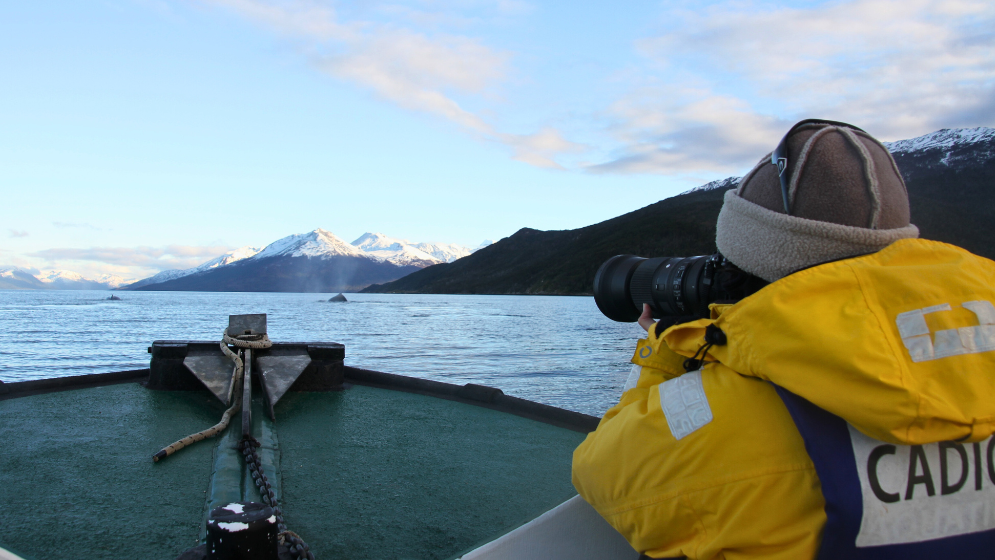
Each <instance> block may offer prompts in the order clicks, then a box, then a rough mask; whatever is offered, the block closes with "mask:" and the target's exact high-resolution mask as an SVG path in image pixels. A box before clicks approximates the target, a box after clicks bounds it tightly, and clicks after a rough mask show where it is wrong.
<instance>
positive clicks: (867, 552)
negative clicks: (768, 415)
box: [777, 387, 995, 560]
mask: <svg viewBox="0 0 995 560" xmlns="http://www.w3.org/2000/svg"><path fill="white" fill-rule="evenodd" d="M777 392H778V394H779V395H780V396H781V398H782V400H783V401H784V404H785V405H786V406H787V408H788V412H790V414H791V417H792V419H794V421H795V425H796V426H797V427H798V430H799V432H800V433H801V435H802V439H803V440H804V441H805V448H806V450H807V451H808V454H809V456H810V457H811V459H812V461H813V463H815V470H816V472H817V473H818V475H819V480H820V481H821V483H822V494H823V497H824V498H825V501H826V526H825V529H824V532H823V540H822V546H821V549H820V552H819V558H820V559H822V560H826V559H831V558H847V559H854V560H862V559H889V558H896V559H898V558H901V559H916V558H981V557H986V555H988V556H990V554H991V551H992V550H993V548H995V456H993V454H995V438H989V439H988V440H986V441H982V442H975V443H958V442H938V443H930V444H925V445H894V444H890V443H886V442H882V441H878V440H874V439H872V438H870V437H868V436H866V435H864V434H862V433H860V432H859V431H858V430H856V429H855V428H854V427H853V426H851V425H849V424H847V423H846V421H844V420H843V419H842V418H840V417H838V416H835V415H833V414H831V413H829V412H826V411H825V410H822V409H820V408H818V407H816V406H815V405H813V404H812V403H810V402H809V401H807V400H805V399H803V398H801V397H799V396H797V395H795V394H793V393H791V392H789V391H787V390H785V389H783V388H781V387H777Z"/></svg>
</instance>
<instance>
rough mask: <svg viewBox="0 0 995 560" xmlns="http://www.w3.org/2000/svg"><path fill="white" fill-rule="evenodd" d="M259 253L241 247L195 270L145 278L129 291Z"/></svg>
mask: <svg viewBox="0 0 995 560" xmlns="http://www.w3.org/2000/svg"><path fill="white" fill-rule="evenodd" d="M257 253H259V249H257V248H255V247H249V246H248V245H246V246H245V247H239V248H238V249H235V250H234V251H228V252H227V253H225V254H223V255H221V256H220V257H215V258H213V259H211V260H209V261H207V262H206V263H204V264H202V265H199V266H195V267H193V268H187V269H183V270H180V269H175V268H174V269H170V270H163V271H162V272H160V273H158V274H156V275H155V276H150V277H148V278H143V279H142V280H139V281H138V282H135V283H133V284H130V285H128V289H135V288H141V287H142V286H148V285H150V284H159V283H162V282H168V281H170V280H176V279H177V278H183V277H184V276H190V275H191V274H197V273H198V272H204V271H207V270H211V269H213V268H217V267H219V266H225V265H228V264H231V263H234V262H238V261H240V260H243V259H247V258H249V257H251V256H253V255H256V254H257ZM118 285H120V284H118ZM115 287H117V286H115Z"/></svg>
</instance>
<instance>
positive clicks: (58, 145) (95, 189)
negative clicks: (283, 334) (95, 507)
mask: <svg viewBox="0 0 995 560" xmlns="http://www.w3.org/2000/svg"><path fill="white" fill-rule="evenodd" d="M0 60H2V67H0V68H2V78H0V80H2V87H0V265H8V266H20V267H22V268H26V269H28V270H32V271H37V272H42V271H48V270H53V269H65V270H73V271H76V272H79V273H81V274H83V275H84V276H87V277H90V278H96V277H98V276H99V275H101V274H114V275H119V276H122V277H125V278H142V277H145V276H149V275H151V274H154V273H156V272H158V271H160V270H165V269H171V268H189V267H192V266H196V265H198V264H200V263H202V262H204V261H206V260H208V259H210V258H213V257H215V256H218V255H220V254H222V253H224V252H226V251H229V250H232V249H235V248H237V247H241V246H246V245H250V246H255V247H262V246H264V245H266V244H268V243H270V242H272V241H275V240H277V239H279V238H281V237H284V236H287V235H290V234H294V233H302V232H306V231H310V230H313V229H315V228H323V229H326V230H328V231H331V232H333V233H335V234H336V235H338V236H339V237H341V238H343V239H345V240H346V241H352V240H354V239H355V238H357V237H359V236H360V235H361V234H363V233H364V232H367V231H372V232H382V233H384V234H386V235H388V236H392V237H398V238H404V239H409V240H411V241H414V242H440V243H459V244H462V245H466V246H469V247H476V246H477V245H479V244H480V243H481V241H483V240H485V239H492V240H497V239H500V238H503V237H506V236H509V235H511V234H513V233H514V232H515V231H517V230H519V229H520V228H523V227H531V228H535V229H542V230H560V229H572V228H578V227H583V226H586V225H590V224H593V223H597V222H600V221H603V220H606V219H610V218H613V217H615V216H618V215H621V214H624V213H626V212H630V211H632V210H635V209H638V208H641V207H643V206H646V205H648V204H652V203H654V202H656V201H658V200H661V199H664V198H667V197H669V196H673V195H675V194H678V193H680V192H682V191H685V190H688V189H690V188H693V187H696V186H698V185H701V184H703V183H705V182H708V181H712V180H716V179H722V178H725V177H729V176H733V175H736V176H738V175H742V174H743V173H744V172H745V171H747V170H748V169H749V168H750V167H751V166H752V165H753V164H754V163H756V161H758V160H759V159H760V158H761V157H763V156H764V155H765V154H767V153H769V152H770V150H771V149H772V148H773V146H774V145H776V144H777V142H778V140H779V139H780V137H781V136H782V135H783V134H784V133H785V132H786V131H787V130H788V128H790V126H791V125H792V124H793V123H794V122H796V121H798V120H801V119H804V118H810V117H818V118H827V119H833V120H842V121H845V122H850V123H853V124H855V125H857V126H859V127H861V128H864V129H865V130H867V131H868V132H870V133H871V134H873V135H875V136H876V137H878V138H879V139H881V140H884V141H889V140H900V139H904V138H912V137H915V136H919V135H922V134H926V133H929V132H932V131H935V130H938V129H941V128H956V127H975V126H995V3H992V2H991V1H990V0H983V1H974V0H964V1H959V0H948V1H942V2H932V1H917V0H902V1H890V0H853V1H842V2H839V1H834V2H780V3H779V2H754V1H751V0H735V1H720V2H696V3H693V4H692V3H687V2H666V1H665V2H640V1H631V2H610V3H609V2H597V3H596V2H576V1H572V2H567V1H526V0H410V1H403V0H402V1H393V2H378V1H366V2H339V1H334V0H114V1H111V0H93V1H89V2H78V1H69V0H65V1H52V0H32V1H31V2H5V3H2V4H0ZM647 235H652V232H647Z"/></svg>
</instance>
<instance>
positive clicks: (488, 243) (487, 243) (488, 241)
mask: <svg viewBox="0 0 995 560" xmlns="http://www.w3.org/2000/svg"><path fill="white" fill-rule="evenodd" d="M493 244H494V240H493V239H485V240H483V241H481V242H480V245H477V248H476V249H471V250H470V252H471V253H476V252H477V251H479V250H481V249H483V248H484V247H490V246H491V245H493Z"/></svg>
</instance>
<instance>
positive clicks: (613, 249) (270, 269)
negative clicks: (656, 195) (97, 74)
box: [0, 128, 995, 295]
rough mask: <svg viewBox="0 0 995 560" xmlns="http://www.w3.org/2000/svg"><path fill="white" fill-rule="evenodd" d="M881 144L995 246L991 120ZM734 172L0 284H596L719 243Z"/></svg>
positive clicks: (976, 242)
mask: <svg viewBox="0 0 995 560" xmlns="http://www.w3.org/2000/svg"><path fill="white" fill-rule="evenodd" d="M885 145H886V146H887V147H888V149H889V150H890V151H891V152H892V155H893V156H894V157H895V160H896V162H897V163H898V167H899V169H900V171H901V172H902V175H903V176H904V178H905V181H906V184H907V186H908V189H909V200H910V204H911V207H912V223H914V224H916V225H917V226H919V230H920V233H921V236H922V237H924V238H927V239H935V240H939V241H945V242H948V243H952V244H954V245H958V246H961V247H963V248H965V249H967V250H969V251H971V252H973V253H975V254H978V255H981V256H984V257H988V258H995V243H993V241H992V240H993V239H995V225H993V224H995V222H993V219H995V129H992V128H970V129H953V130H950V129H944V130H940V131H937V132H934V133H932V134H927V135H925V136H920V137H918V138H912V139H909V140H901V141H898V142H891V143H886V144H885ZM738 184H739V178H738V177H729V178H726V179H722V180H719V181H713V182H711V183H708V184H706V185H702V186H700V187H697V188H694V189H691V190H689V191H686V192H684V193H681V194H680V195H677V196H674V197H671V198H668V199H665V200H662V201H660V202H657V203H655V204H651V205H649V206H646V207H645V208H641V209H639V210H636V211H634V212H630V213H628V214H625V215H622V216H619V217H617V218H613V219H611V220H607V221H604V222H601V223H599V224H594V225H591V226H587V227H584V228H580V229H575V230H565V231H539V230H535V229H530V228H523V229H521V230H519V231H518V232H517V233H515V234H514V235H512V236H510V237H507V238H505V239H502V240H501V241H499V242H497V243H493V244H491V242H489V241H488V242H485V243H483V244H482V245H481V246H480V247H478V248H476V249H473V250H471V249H469V248H467V247H462V246H458V245H451V244H430V243H411V242H409V241H406V240H403V239H396V238H390V237H387V236H385V235H383V234H380V233H365V234H363V235H362V236H360V237H359V238H358V239H356V240H355V241H353V242H352V243H346V242H345V241H344V240H342V239H341V238H339V237H337V236H335V235H334V234H332V233H330V232H328V231H325V230H322V229H316V230H314V231H311V232H308V233H301V234H295V235H290V236H287V237H284V238H283V239H279V240H277V241H275V242H273V243H271V244H269V245H267V246H266V247H264V248H263V249H257V248H253V247H242V248H240V249H236V250H234V251H231V252H229V253H226V254H225V255H222V256H220V257H218V258H215V259H212V260H210V261H208V262H206V263H204V264H202V265H200V266H197V267H194V268H190V269H186V270H166V271H163V272H160V273H159V274H156V275H155V276H152V277H150V278H145V279H143V280H139V281H137V282H134V283H131V284H127V285H122V284H125V281H124V280H122V279H121V278H117V277H110V276H107V277H102V278H100V279H97V280H91V279H87V278H83V277H82V276H80V275H79V274H76V273H73V272H68V271H52V272H49V273H44V274H41V275H37V276H36V275H33V274H32V273H31V272H29V271H26V270H24V269H18V268H14V267H7V268H0V289H109V288H117V289H126V290H197V291H281V292H283V291H286V292H339V291H341V292H349V291H359V290H363V291H366V292H389V293H453V294H564V295H566V294H570V295H581V294H590V293H591V284H592V280H593V277H594V273H595V271H596V270H597V269H598V267H599V266H600V265H601V263H602V262H604V261H605V260H606V259H608V258H609V257H611V256H613V255H617V254H622V253H630V254H635V255H642V256H667V255H671V256H686V255H704V254H710V253H713V252H714V251H715V241H714V239H715V222H716V218H717V217H718V213H719V209H720V208H721V206H722V197H723V195H724V193H725V191H726V190H727V189H730V188H735V187H736V186H737V185H738Z"/></svg>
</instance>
